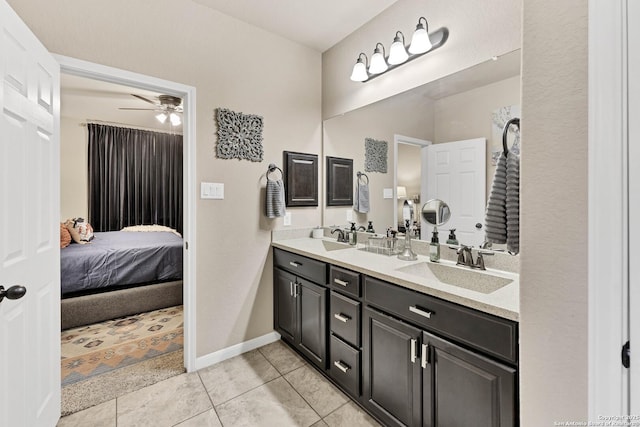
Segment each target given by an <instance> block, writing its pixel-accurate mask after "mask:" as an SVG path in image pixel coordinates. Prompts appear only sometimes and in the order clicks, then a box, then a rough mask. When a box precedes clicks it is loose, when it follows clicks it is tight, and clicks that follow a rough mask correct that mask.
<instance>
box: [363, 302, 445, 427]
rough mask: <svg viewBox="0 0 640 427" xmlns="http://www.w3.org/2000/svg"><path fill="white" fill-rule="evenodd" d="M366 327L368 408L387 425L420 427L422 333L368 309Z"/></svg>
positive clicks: (365, 320) (365, 355) (365, 385)
mask: <svg viewBox="0 0 640 427" xmlns="http://www.w3.org/2000/svg"><path fill="white" fill-rule="evenodd" d="M363 325H364V328H363V341H364V348H363V351H364V353H363V376H364V377H363V381H364V399H365V405H366V406H367V408H368V409H369V410H370V411H371V412H372V413H374V414H375V415H376V416H377V417H379V418H380V419H381V420H382V421H383V422H384V423H385V424H386V425H406V426H419V425H420V422H421V415H422V408H421V374H422V373H421V368H420V355H419V348H420V343H419V341H420V332H421V331H420V330H419V329H417V328H414V327H413V326H410V325H408V324H406V323H404V322H401V321H399V320H396V319H394V318H392V317H389V316H386V315H384V314H382V313H379V312H377V311H374V310H371V309H370V308H368V307H367V308H365V310H364V321H363ZM452 425H453V424H452Z"/></svg>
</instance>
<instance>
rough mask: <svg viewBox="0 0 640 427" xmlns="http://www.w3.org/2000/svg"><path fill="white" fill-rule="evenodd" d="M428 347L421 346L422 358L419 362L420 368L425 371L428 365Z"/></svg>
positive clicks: (426, 345)
mask: <svg viewBox="0 0 640 427" xmlns="http://www.w3.org/2000/svg"><path fill="white" fill-rule="evenodd" d="M428 357H429V345H428V344H422V357H421V359H422V360H421V362H420V366H422V369H427V365H428V364H429V359H428Z"/></svg>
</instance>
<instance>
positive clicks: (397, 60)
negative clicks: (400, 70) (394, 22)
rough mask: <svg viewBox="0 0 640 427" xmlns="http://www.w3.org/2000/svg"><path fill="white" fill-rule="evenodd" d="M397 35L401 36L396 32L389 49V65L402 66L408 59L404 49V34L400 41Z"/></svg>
mask: <svg viewBox="0 0 640 427" xmlns="http://www.w3.org/2000/svg"><path fill="white" fill-rule="evenodd" d="M399 34H402V32H400V31H398V32H397V33H396V37H395V38H394V39H393V43H392V44H391V47H390V48H389V64H392V65H396V64H402V63H403V62H405V61H406V60H407V59H409V54H408V53H407V49H406V48H405V47H404V34H402V40H400V36H399Z"/></svg>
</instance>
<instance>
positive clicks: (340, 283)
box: [333, 279, 349, 286]
mask: <svg viewBox="0 0 640 427" xmlns="http://www.w3.org/2000/svg"><path fill="white" fill-rule="evenodd" d="M333 282H334V283H337V284H338V285H340V286H349V282H345V281H344V280H340V279H333Z"/></svg>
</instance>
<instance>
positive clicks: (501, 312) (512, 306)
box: [272, 237, 520, 321]
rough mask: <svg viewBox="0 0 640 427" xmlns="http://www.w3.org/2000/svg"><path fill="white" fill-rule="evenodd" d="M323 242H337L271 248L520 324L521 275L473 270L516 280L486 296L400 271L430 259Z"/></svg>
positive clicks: (294, 242) (305, 241)
mask: <svg viewBox="0 0 640 427" xmlns="http://www.w3.org/2000/svg"><path fill="white" fill-rule="evenodd" d="M323 240H331V241H333V242H335V239H326V238H325V239H313V238H310V237H305V238H297V239H287V240H277V241H274V242H272V245H273V246H274V247H276V248H280V249H284V250H286V251H290V252H294V253H297V254H300V255H305V256H308V257H310V258H315V259H318V260H320V261H324V262H327V263H330V264H333V265H337V266H339V267H344V268H347V269H351V270H355V271H358V272H360V273H364V274H366V275H368V276H371V277H375V278H378V279H381V280H385V281H387V282H390V283H394V284H396V285H399V286H402V287H404V288H408V289H413V290H416V291H418V292H422V293H424V294H427V295H432V296H434V297H438V298H441V299H443V300H447V301H451V302H454V303H457V304H460V305H463V306H466V307H470V308H474V309H476V310H479V311H482V312H485V313H489V314H493V315H495V316H499V317H502V318H505V319H509V320H514V321H518V313H519V311H518V306H519V303H518V301H519V288H520V280H519V275H518V274H515V273H509V272H504V271H499V270H491V269H487V271H486V272H482V271H478V270H474V271H476V272H477V274H492V275H494V276H500V277H504V278H507V279H511V280H513V281H512V282H511V283H509V284H507V285H505V286H503V287H502V288H500V289H498V290H496V291H494V292H491V293H488V294H485V293H482V292H477V291H473V290H470V289H465V288H461V287H458V286H453V285H448V284H446V283H442V282H440V281H439V280H438V279H437V278H436V277H435V275H434V274H433V273H432V272H431V271H430V270H429V268H424V269H421V271H423V272H424V274H423V275H422V274H421V275H420V276H418V275H415V274H410V273H406V272H403V271H399V270H398V269H400V268H403V267H406V266H408V265H411V264H420V263H424V262H430V261H429V257H426V256H421V255H418V259H417V260H416V261H403V260H400V259H398V257H397V256H386V255H380V254H374V253H371V252H367V251H365V250H363V249H361V248H363V245H361V244H359V245H358V246H357V248H349V249H339V250H334V251H327V250H326V249H325V247H324V245H323V243H322V241H323ZM439 264H442V265H447V266H453V267H455V263H454V262H451V261H444V260H442V261H441V262H440V263H439ZM456 268H466V267H456Z"/></svg>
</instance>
